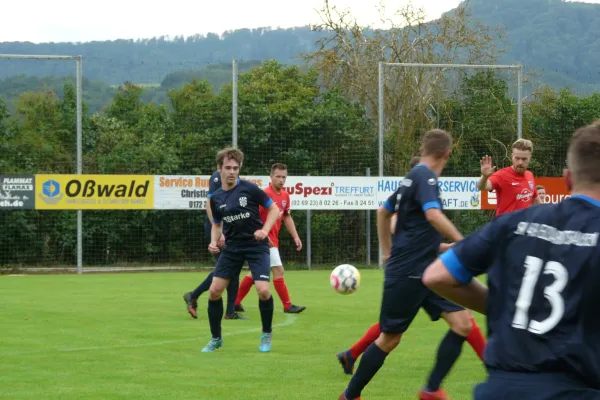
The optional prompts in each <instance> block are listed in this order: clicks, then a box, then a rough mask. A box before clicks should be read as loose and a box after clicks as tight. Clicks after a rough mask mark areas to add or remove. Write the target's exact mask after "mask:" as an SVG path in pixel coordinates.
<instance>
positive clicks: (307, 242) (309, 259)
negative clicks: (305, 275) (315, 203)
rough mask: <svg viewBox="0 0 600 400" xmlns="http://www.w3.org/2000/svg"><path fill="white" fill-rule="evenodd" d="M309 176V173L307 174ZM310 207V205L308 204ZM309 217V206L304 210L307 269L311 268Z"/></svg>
mask: <svg viewBox="0 0 600 400" xmlns="http://www.w3.org/2000/svg"><path fill="white" fill-rule="evenodd" d="M308 176H310V174H308ZM309 207H310V206H309ZM310 219H311V210H310V208H309V209H307V210H306V265H307V266H308V270H309V271H310V269H311V261H312V260H311V259H312V255H311V252H312V246H311V236H312V235H311V232H310V229H311V227H310Z"/></svg>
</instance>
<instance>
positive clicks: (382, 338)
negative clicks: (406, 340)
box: [375, 333, 402, 353]
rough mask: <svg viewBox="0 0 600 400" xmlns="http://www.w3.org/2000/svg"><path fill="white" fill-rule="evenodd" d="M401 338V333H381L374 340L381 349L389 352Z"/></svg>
mask: <svg viewBox="0 0 600 400" xmlns="http://www.w3.org/2000/svg"><path fill="white" fill-rule="evenodd" d="M401 338H402V334H401V333H382V334H381V335H379V337H378V338H377V340H376V341H375V344H376V345H377V347H379V348H380V349H381V350H383V351H385V352H386V353H389V352H391V351H392V350H394V349H395V348H396V347H397V346H398V345H399V344H400V339H401Z"/></svg>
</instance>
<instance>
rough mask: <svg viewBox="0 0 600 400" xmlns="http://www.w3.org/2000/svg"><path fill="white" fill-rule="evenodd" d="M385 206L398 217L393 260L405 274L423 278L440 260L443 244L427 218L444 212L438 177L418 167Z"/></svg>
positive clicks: (421, 165)
mask: <svg viewBox="0 0 600 400" xmlns="http://www.w3.org/2000/svg"><path fill="white" fill-rule="evenodd" d="M383 205H384V207H385V208H386V209H387V210H388V211H389V212H391V213H398V215H397V218H398V219H397V222H396V230H395V232H394V236H393V237H392V254H391V257H390V259H391V260H393V261H394V265H395V266H400V269H402V270H403V271H404V272H408V273H411V274H417V275H419V274H422V273H423V271H424V270H425V268H427V266H428V265H429V264H430V263H431V262H432V261H433V260H435V258H436V257H437V256H438V252H439V248H440V243H441V241H442V236H441V235H440V234H439V233H438V231H436V230H435V228H434V227H433V226H431V224H430V223H429V222H428V221H427V218H426V217H425V211H427V210H428V209H430V208H438V209H441V208H442V206H441V201H440V194H439V188H438V184H437V176H436V175H435V173H434V172H433V171H432V170H431V169H429V168H428V167H427V166H426V165H424V164H419V165H417V166H415V167H414V168H413V169H412V170H411V171H410V172H409V173H408V174H406V176H405V177H404V179H403V181H402V184H401V185H400V187H399V188H398V189H397V190H396V191H395V192H394V194H392V195H391V196H390V197H389V198H388V199H387V200H386V201H385V203H384V204H383ZM396 260H397V261H396ZM390 265H391V264H390ZM386 268H387V267H386Z"/></svg>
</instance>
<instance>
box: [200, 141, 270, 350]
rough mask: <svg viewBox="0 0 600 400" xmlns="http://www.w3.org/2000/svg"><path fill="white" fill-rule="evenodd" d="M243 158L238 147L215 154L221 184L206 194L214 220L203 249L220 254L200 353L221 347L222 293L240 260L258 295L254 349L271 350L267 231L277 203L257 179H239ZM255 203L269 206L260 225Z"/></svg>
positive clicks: (239, 268) (236, 274) (210, 294)
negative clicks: (221, 243)
mask: <svg viewBox="0 0 600 400" xmlns="http://www.w3.org/2000/svg"><path fill="white" fill-rule="evenodd" d="M243 161H244V153H242V152H241V151H240V150H239V149H234V148H226V149H223V150H221V151H220V152H219V153H218V154H217V168H218V170H219V172H220V173H221V180H222V186H221V189H218V190H217V191H215V192H214V193H213V195H212V196H211V198H210V209H211V211H212V216H213V224H212V232H211V241H210V244H209V245H208V250H209V251H210V252H211V253H213V254H217V253H221V256H220V257H219V261H218V262H217V266H216V268H215V270H214V277H213V281H212V283H211V285H210V289H209V297H208V321H209V324H210V331H211V334H212V337H211V339H210V341H209V342H208V344H207V345H206V346H205V347H204V348H203V349H202V352H204V353H206V352H213V351H215V350H217V349H218V348H219V347H221V346H223V337H222V335H221V319H222V318H223V299H222V298H221V295H222V294H223V291H224V290H225V288H226V287H227V285H228V284H230V281H231V280H232V279H233V277H234V276H239V274H240V271H241V270H242V266H243V264H244V262H245V261H246V262H248V266H249V268H250V271H251V272H252V275H253V277H254V282H255V283H254V284H255V286H256V290H257V292H258V298H259V301H258V308H259V310H260V317H261V321H262V335H261V339H260V346H259V350H260V351H261V352H267V351H270V350H271V337H272V333H271V330H272V323H273V296H271V292H270V288H269V280H270V271H269V242H268V235H269V231H270V230H271V228H272V227H273V224H275V222H276V221H277V218H278V217H279V208H278V207H277V205H276V204H275V203H274V202H273V200H271V199H270V198H269V196H267V194H266V193H265V192H263V191H262V190H260V188H259V187H258V186H257V185H256V184H254V183H252V182H248V181H244V180H240V179H239V174H240V168H241V166H242V163H243ZM259 206H263V207H264V208H266V209H268V210H269V214H268V216H267V219H266V221H265V222H264V224H263V222H262V221H261V220H260V214H259ZM222 234H224V235H225V245H224V246H223V248H222V250H221V248H219V246H218V241H219V238H220V237H221V235H222Z"/></svg>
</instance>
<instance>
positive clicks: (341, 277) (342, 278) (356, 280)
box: [329, 264, 360, 294]
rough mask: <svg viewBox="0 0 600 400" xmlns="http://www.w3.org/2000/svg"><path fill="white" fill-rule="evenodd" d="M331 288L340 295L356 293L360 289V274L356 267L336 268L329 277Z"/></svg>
mask: <svg viewBox="0 0 600 400" xmlns="http://www.w3.org/2000/svg"><path fill="white" fill-rule="evenodd" d="M329 282H330V283H331V287H332V288H333V289H334V290H335V291H336V292H338V293H341V294H350V293H354V292H356V291H357V290H358V288H359V287H360V272H358V269H356V267H355V266H354V265H350V264H342V265H338V266H337V267H335V269H334V270H333V271H331V275H329Z"/></svg>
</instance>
